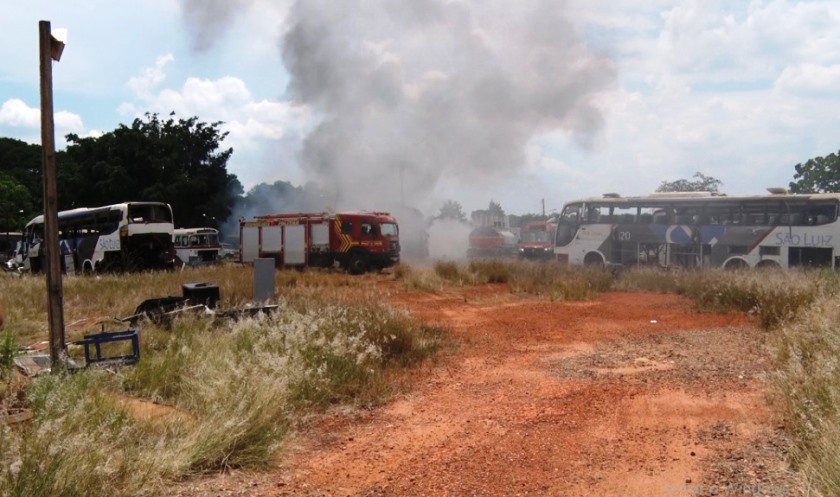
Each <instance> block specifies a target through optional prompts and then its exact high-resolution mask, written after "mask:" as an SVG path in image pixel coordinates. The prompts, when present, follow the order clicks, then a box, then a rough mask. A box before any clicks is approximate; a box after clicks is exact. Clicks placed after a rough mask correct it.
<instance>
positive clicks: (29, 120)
mask: <svg viewBox="0 0 840 497" xmlns="http://www.w3.org/2000/svg"><path fill="white" fill-rule="evenodd" d="M53 123H54V125H55V130H56V134H57V135H59V136H60V137H63V136H64V135H65V134H67V133H78V132H80V131H82V130H84V124H83V123H82V118H81V116H79V115H78V114H75V113H73V112H68V111H66V110H61V111H58V112H55V113H54V114H53ZM0 126H11V127H19V128H28V129H38V130H40V128H41V109H40V108H37V107H30V106H28V105H26V102H24V101H23V100H20V99H17V98H12V99H9V100H7V101H5V102H3V106H2V107H0ZM58 142H59V143H58V146H59V148H60V147H61V146H63V143H64V142H63V139H59V140H58Z"/></svg>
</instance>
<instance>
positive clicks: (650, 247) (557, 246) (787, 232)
mask: <svg viewBox="0 0 840 497" xmlns="http://www.w3.org/2000/svg"><path fill="white" fill-rule="evenodd" d="M838 216H840V194H812V195H794V194H789V193H786V192H781V191H776V190H774V191H772V192H771V194H769V195H755V196H727V195H718V194H713V193H706V192H691V193H659V194H653V195H648V196H641V197H621V196H620V195H617V194H607V195H604V196H602V197H597V198H586V199H580V200H575V201H572V202H569V203H567V204H566V205H565V206H564V207H563V210H562V212H561V213H560V215H559V216H557V217H556V218H554V219H552V220H551V221H549V222H545V223H541V224H540V223H537V224H534V225H532V226H528V227H526V228H527V229H523V230H522V231H521V233H520V240H519V245H518V248H517V249H515V250H518V253H519V255H520V256H521V257H523V258H534V259H546V260H549V261H554V262H555V263H559V264H568V265H597V266H613V265H617V266H631V265H654V266H659V267H683V268H707V267H719V268H727V269H733V268H757V267H776V268H783V269H787V268H791V267H803V266H804V267H828V268H835V269H840V221H838ZM58 231H59V244H60V255H61V257H60V260H61V266H62V269H63V270H64V271H69V270H72V271H74V272H82V273H90V272H108V271H123V270H135V269H165V268H172V267H176V266H178V265H181V264H206V263H213V262H217V261H219V259H220V258H222V257H223V256H224V255H225V254H228V255H229V256H230V257H231V258H234V257H235V260H237V261H239V262H242V263H253V261H254V260H255V259H258V258H270V259H273V260H274V261H275V265H276V266H277V267H306V266H317V267H331V266H334V265H335V266H339V267H341V268H343V269H345V270H347V271H349V272H352V273H362V272H366V271H368V270H378V269H381V268H385V267H389V266H392V265H394V264H396V263H398V262H399V260H400V242H399V228H398V224H397V220H396V219H395V218H394V217H393V216H391V215H390V214H388V213H384V212H342V213H325V212H322V213H295V214H273V215H265V216H257V217H254V218H252V219H248V220H245V219H243V220H241V221H240V223H239V243H238V246H237V247H234V248H232V249H231V248H228V249H225V248H224V247H223V246H222V244H221V243H220V240H219V232H218V231H217V230H216V229H215V228H190V229H177V230H176V229H175V228H174V224H173V215H172V209H171V208H170V207H169V205H168V204H165V203H160V202H125V203H121V204H114V205H109V206H104V207H97V208H81V209H73V210H69V211H62V212H59V213H58ZM7 238H8V239H9V240H11V234H7ZM43 238H44V219H43V216H38V217H36V218H34V219H32V220H31V221H30V222H29V223H27V224H26V226H25V228H24V230H23V233H22V234H21V235H20V241H19V242H17V250H16V254H15V261H14V262H16V263H18V264H20V265H22V266H23V267H24V268H25V269H29V270H31V271H32V272H34V273H37V272H40V271H41V270H42V269H43V267H44V260H43V259H44V254H43V247H42V241H43ZM485 238H487V237H486V236H485ZM482 240H484V239H482ZM548 240H550V241H548ZM482 247H483V246H482Z"/></svg>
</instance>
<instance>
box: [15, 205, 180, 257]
mask: <svg viewBox="0 0 840 497" xmlns="http://www.w3.org/2000/svg"><path fill="white" fill-rule="evenodd" d="M173 231H174V225H173V224H172V209H171V208H170V207H169V205H168V204H165V203H161V202H125V203H122V204H114V205H106V206H103V207H95V208H88V207H82V208H79V209H73V210H69V211H61V212H59V213H58V239H59V245H60V249H61V250H60V254H61V267H62V270H63V271H65V272H66V271H67V270H68V269H70V268H69V267H68V264H70V261H72V265H73V270H74V271H75V272H83V273H90V272H94V271H96V272H112V271H131V270H145V269H171V268H173V267H174V266H175V249H174V247H173V245H172V232H173ZM43 240H44V216H43V215H41V216H38V217H36V218H34V219H32V220H31V221H29V222H28V223H27V224H26V227H25V228H24V231H23V241H22V243H21V249H20V258H21V263H22V264H23V267H24V268H25V269H28V270H30V271H31V272H33V273H38V272H40V271H42V270H43V268H44V265H45V264H44V263H45V261H44V260H43V251H42V250H41V249H42V247H41V244H42V243H43Z"/></svg>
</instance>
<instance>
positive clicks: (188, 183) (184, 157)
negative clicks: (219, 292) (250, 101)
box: [58, 113, 243, 227]
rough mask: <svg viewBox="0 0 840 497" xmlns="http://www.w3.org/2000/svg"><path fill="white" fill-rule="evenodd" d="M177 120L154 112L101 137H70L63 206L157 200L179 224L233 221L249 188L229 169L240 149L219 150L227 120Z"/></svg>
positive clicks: (61, 186)
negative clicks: (235, 205) (235, 208)
mask: <svg viewBox="0 0 840 497" xmlns="http://www.w3.org/2000/svg"><path fill="white" fill-rule="evenodd" d="M173 115H174V113H172V114H170V116H169V118H168V119H166V120H161V119H160V118H159V117H158V115H157V114H148V113H147V114H146V115H145V119H139V118H138V119H135V120H134V122H133V123H132V124H131V126H125V125H120V126H119V127H118V128H117V129H115V130H114V131H111V132H108V133H105V134H103V135H101V136H99V137H90V138H80V137H79V136H77V135H74V134H70V135H67V141H68V143H69V145H68V147H67V157H66V161H65V163H64V164H62V166H63V167H62V168H61V170H62V171H63V174H62V173H59V178H58V182H59V204H60V208H61V209H67V208H72V207H80V206H96V205H107V204H114V203H119V202H126V201H131V200H147V201H152V200H153V201H162V202H167V203H169V204H170V205H171V206H172V210H173V212H174V215H175V224H176V225H177V226H179V227H196V226H208V225H209V226H216V225H217V224H218V223H219V222H221V221H223V220H224V219H227V217H228V216H229V215H230V213H231V208H232V205H233V203H234V201H235V199H236V198H238V196H240V195H241V194H242V192H243V189H242V185H241V184H240V183H239V180H238V179H237V178H236V176H235V175H232V174H228V172H227V161H228V159H229V158H230V156H231V154H232V153H233V149H231V148H228V149H226V150H219V147H220V144H221V142H222V141H223V140H224V139H225V137H226V136H227V133H226V132H221V131H220V130H219V126H220V125H221V124H222V123H221V122H215V123H210V124H207V123H204V122H200V121H199V120H198V118H196V117H191V118H189V119H177V120H176V119H175V118H174V117H173ZM66 192H72V194H71V195H68V194H66Z"/></svg>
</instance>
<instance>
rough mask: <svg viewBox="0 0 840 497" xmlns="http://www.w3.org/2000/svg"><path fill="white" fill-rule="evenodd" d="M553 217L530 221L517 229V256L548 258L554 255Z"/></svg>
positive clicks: (537, 258)
mask: <svg viewBox="0 0 840 497" xmlns="http://www.w3.org/2000/svg"><path fill="white" fill-rule="evenodd" d="M556 229H557V224H556V223H555V221H554V219H549V220H547V221H531V222H530V223H528V224H526V225H525V226H523V227H522V229H521V230H520V231H519V244H518V245H519V258H520V259H531V260H548V259H552V258H553V257H554V232H555V230H556Z"/></svg>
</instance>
